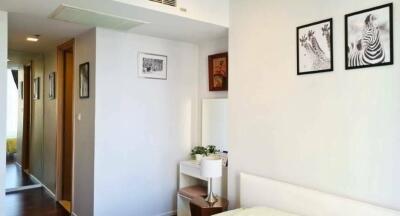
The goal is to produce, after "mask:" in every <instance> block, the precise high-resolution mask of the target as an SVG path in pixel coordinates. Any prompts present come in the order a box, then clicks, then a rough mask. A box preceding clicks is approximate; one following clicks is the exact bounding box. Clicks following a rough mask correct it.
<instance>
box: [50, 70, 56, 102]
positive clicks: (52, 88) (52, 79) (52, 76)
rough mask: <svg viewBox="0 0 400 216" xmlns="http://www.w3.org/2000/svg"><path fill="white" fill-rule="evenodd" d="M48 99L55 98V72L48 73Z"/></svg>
mask: <svg viewBox="0 0 400 216" xmlns="http://www.w3.org/2000/svg"><path fill="white" fill-rule="evenodd" d="M49 99H50V100H54V99H56V72H51V73H49Z"/></svg>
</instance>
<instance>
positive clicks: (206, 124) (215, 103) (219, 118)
mask: <svg viewBox="0 0 400 216" xmlns="http://www.w3.org/2000/svg"><path fill="white" fill-rule="evenodd" d="M227 117H228V99H204V100H203V106H202V133H201V134H202V135H201V139H202V145H203V146H207V145H215V146H216V147H217V149H219V150H221V152H222V151H228V143H227V138H228V122H227V119H228V118H227Z"/></svg>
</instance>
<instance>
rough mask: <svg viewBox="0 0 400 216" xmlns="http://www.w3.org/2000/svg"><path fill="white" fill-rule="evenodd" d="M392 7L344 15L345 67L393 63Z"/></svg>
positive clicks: (388, 5) (381, 7)
mask: <svg viewBox="0 0 400 216" xmlns="http://www.w3.org/2000/svg"><path fill="white" fill-rule="evenodd" d="M392 7H393V5H392V4H387V5H382V6H379V7H375V8H371V9H367V10H363V11H359V12H355V13H352V14H348V15H346V19H345V22H346V25H345V26H346V69H356V68H363V67H372V66H380V65H389V64H393V48H392V47H393V44H392V41H393V27H392V25H393V24H392V23H393V22H392V19H393V8H392Z"/></svg>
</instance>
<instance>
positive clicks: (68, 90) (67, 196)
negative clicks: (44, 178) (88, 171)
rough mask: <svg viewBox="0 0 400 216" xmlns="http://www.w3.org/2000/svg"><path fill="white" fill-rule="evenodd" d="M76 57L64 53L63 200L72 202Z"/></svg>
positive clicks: (69, 52)
mask: <svg viewBox="0 0 400 216" xmlns="http://www.w3.org/2000/svg"><path fill="white" fill-rule="evenodd" d="M73 59H74V56H73V53H72V51H70V50H68V51H65V52H64V113H63V114H64V127H63V128H64V130H63V135H64V136H63V151H62V170H63V172H62V181H63V182H62V199H63V200H67V201H71V200H72V157H73V155H72V152H73V148H72V146H73V130H74V128H73V123H74V114H73V112H74V111H73V103H74V91H73V89H74V68H73V67H74V62H73V61H74V60H73Z"/></svg>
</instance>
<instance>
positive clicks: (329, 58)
mask: <svg viewBox="0 0 400 216" xmlns="http://www.w3.org/2000/svg"><path fill="white" fill-rule="evenodd" d="M332 24H333V22H332V19H326V20H322V21H319V22H314V23H311V24H307V25H303V26H299V27H297V75H304V74H313V73H321V72H330V71H333V31H332Z"/></svg>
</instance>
